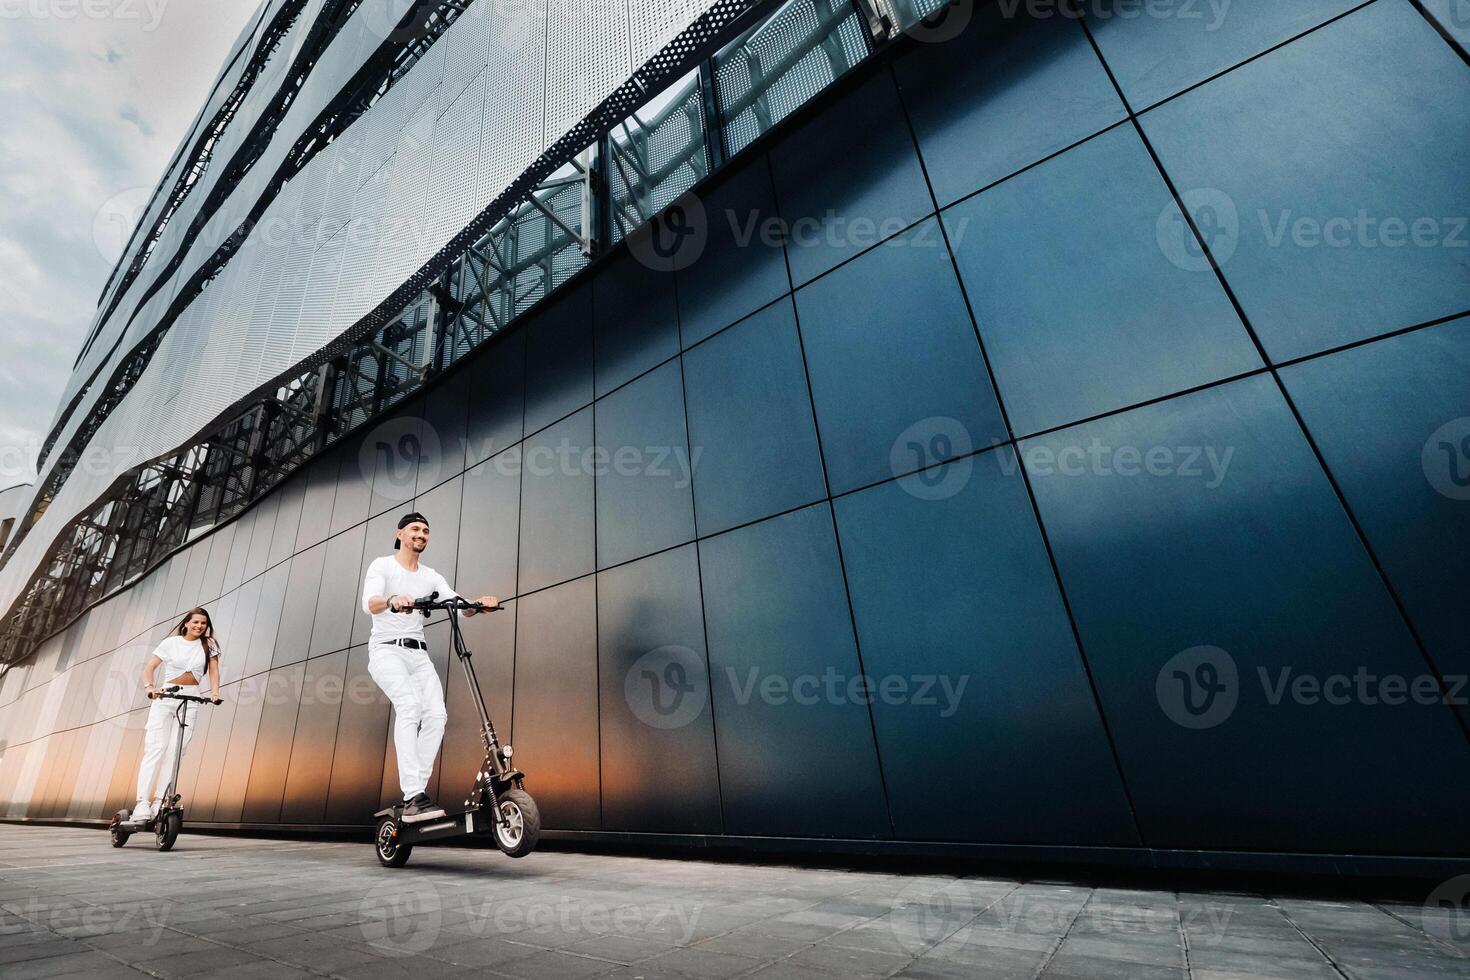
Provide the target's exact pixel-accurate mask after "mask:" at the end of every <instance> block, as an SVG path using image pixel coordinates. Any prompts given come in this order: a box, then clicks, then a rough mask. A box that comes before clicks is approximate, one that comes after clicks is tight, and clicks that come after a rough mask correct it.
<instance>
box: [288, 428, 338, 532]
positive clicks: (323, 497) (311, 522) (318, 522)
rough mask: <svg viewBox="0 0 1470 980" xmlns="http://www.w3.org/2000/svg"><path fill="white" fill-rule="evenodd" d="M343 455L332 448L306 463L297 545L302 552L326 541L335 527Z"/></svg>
mask: <svg viewBox="0 0 1470 980" xmlns="http://www.w3.org/2000/svg"><path fill="white" fill-rule="evenodd" d="M341 465H342V454H341V453H340V452H338V451H337V450H335V449H333V450H330V451H329V452H327V453H326V454H325V455H323V456H320V457H318V458H316V459H313V460H312V461H311V462H310V463H307V464H306V467H305V469H306V492H305V495H304V497H303V498H302V501H301V521H300V523H299V524H298V526H297V529H296V545H295V548H294V549H293V550H294V551H295V552H297V553H300V552H303V551H305V550H306V549H307V548H309V547H311V546H312V545H314V544H317V543H318V542H321V541H325V540H326V537H327V529H328V528H330V527H331V526H332V502H333V500H334V499H335V498H336V496H337V471H338V470H339V469H340V467H341Z"/></svg>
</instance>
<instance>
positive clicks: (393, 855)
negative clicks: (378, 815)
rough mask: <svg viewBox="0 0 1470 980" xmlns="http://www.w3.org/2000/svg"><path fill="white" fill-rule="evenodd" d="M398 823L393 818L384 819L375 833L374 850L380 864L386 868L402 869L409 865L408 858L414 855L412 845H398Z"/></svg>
mask: <svg viewBox="0 0 1470 980" xmlns="http://www.w3.org/2000/svg"><path fill="white" fill-rule="evenodd" d="M398 831H399V826H398V822H397V821H396V820H394V819H393V818H392V817H383V818H382V819H381V820H379V821H378V827H377V830H375V831H374V832H373V850H374V851H376V852H377V855H378V863H379V864H381V865H382V866H383V867H385V868H401V867H403V866H404V865H405V864H407V863H408V856H409V855H410V854H412V853H413V845H412V844H400V843H398Z"/></svg>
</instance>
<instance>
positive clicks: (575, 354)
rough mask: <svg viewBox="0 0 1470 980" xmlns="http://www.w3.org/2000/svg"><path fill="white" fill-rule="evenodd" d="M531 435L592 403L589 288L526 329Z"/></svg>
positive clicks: (575, 291)
mask: <svg viewBox="0 0 1470 980" xmlns="http://www.w3.org/2000/svg"><path fill="white" fill-rule="evenodd" d="M523 331H524V333H525V334H526V432H528V433H531V432H535V431H536V430H537V429H540V428H543V427H545V426H547V425H549V424H551V423H552V422H555V421H556V420H557V419H560V418H562V417H564V416H566V415H570V414H571V413H572V412H575V411H576V410H577V409H579V408H581V407H582V406H583V405H586V404H587V403H588V402H590V401H592V290H591V288H590V287H588V286H587V285H586V284H585V283H583V284H581V285H577V286H573V287H572V288H571V290H570V291H568V292H566V293H565V294H563V295H559V296H558V297H557V298H556V299H554V300H552V302H551V305H550V306H549V307H547V308H546V309H543V310H542V311H541V312H540V313H538V314H537V315H536V317H535V319H533V320H532V321H531V323H530V324H528V325H527V326H526V327H525V328H523Z"/></svg>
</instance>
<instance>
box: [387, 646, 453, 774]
mask: <svg viewBox="0 0 1470 980" xmlns="http://www.w3.org/2000/svg"><path fill="white" fill-rule="evenodd" d="M368 673H369V674H371V675H372V678H373V680H374V681H375V682H376V683H377V685H378V687H380V688H382V689H383V693H384V694H386V695H388V700H389V701H392V702H393V714H394V721H393V745H394V748H396V749H397V750H398V784H399V786H401V787H402V788H403V798H404V799H405V800H411V799H413V798H414V797H415V796H417V795H418V794H420V793H422V792H424V791H425V790H426V789H428V786H429V776H430V775H432V774H433V772H434V757H435V756H436V755H438V754H439V743H440V742H442V741H444V723H445V722H446V721H447V720H448V719H449V713H448V712H447V711H445V710H444V688H443V687H442V686H441V685H440V684H439V673H438V672H437V671H436V670H434V664H433V662H432V661H430V660H429V655H428V653H427V652H425V651H423V650H409V649H408V648H406V647H400V646H393V645H392V644H387V643H384V644H374V645H372V646H370V647H369V648H368Z"/></svg>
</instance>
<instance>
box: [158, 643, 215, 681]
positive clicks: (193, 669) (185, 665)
mask: <svg viewBox="0 0 1470 980" xmlns="http://www.w3.org/2000/svg"><path fill="white" fill-rule="evenodd" d="M153 655H154V656H155V657H157V658H158V659H159V660H162V661H163V672H162V673H163V676H162V677H160V678H159V682H160V683H167V682H168V681H171V680H173V679H174V678H175V677H178V676H179V675H181V674H183V673H184V672H185V671H188V672H189V673H191V674H193V675H194V677H195V679H196V680H203V679H204V668H205V666H206V663H205V656H204V643H203V641H201V640H186V639H184V638H183V637H182V636H170V637H169V638H168V639H166V640H164V641H163V642H162V643H160V644H158V647H157V648H156V649H155V650H154V651H153Z"/></svg>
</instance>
